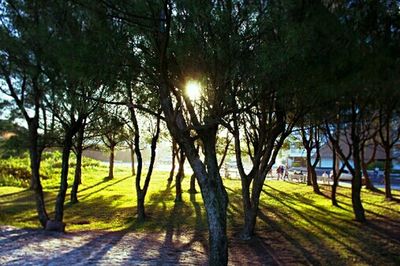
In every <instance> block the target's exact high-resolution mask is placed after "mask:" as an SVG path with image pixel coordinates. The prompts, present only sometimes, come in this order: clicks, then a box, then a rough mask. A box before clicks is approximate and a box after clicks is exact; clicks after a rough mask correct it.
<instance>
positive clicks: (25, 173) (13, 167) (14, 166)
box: [0, 157, 31, 187]
mask: <svg viewBox="0 0 400 266" xmlns="http://www.w3.org/2000/svg"><path fill="white" fill-rule="evenodd" d="M30 178H31V170H30V167H29V158H26V157H25V158H18V157H17V158H15V157H10V158H8V159H6V160H0V185H1V186H18V187H28V186H29V180H30Z"/></svg>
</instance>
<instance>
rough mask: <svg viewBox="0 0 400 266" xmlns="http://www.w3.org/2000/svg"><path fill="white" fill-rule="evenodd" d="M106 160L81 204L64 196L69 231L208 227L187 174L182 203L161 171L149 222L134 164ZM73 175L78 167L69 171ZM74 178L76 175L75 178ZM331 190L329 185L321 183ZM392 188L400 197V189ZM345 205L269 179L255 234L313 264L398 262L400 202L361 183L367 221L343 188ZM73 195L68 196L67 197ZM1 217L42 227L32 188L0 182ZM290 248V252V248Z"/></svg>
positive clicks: (235, 186) (231, 183)
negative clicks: (143, 217)
mask: <svg viewBox="0 0 400 266" xmlns="http://www.w3.org/2000/svg"><path fill="white" fill-rule="evenodd" d="M106 175H107V167H106V166H97V167H86V168H85V169H84V171H83V184H82V185H81V187H80V192H79V200H80V203H78V204H75V205H70V204H69V203H66V209H65V222H66V223H67V231H80V230H113V231H115V230H124V229H128V230H140V231H143V230H146V231H149V230H150V231H160V232H161V231H165V230H167V229H170V228H174V229H176V230H177V231H179V230H181V231H182V232H183V231H196V232H197V231H198V232H203V233H204V232H206V227H207V226H206V220H205V212H204V208H203V204H202V201H201V195H200V194H196V195H195V196H192V197H191V196H190V194H189V193H187V192H186V191H187V190H188V188H189V178H188V177H187V178H185V179H184V181H183V188H184V191H185V193H184V194H183V199H184V202H183V203H179V204H175V202H174V193H175V188H174V185H173V184H171V186H170V187H168V185H167V181H166V180H167V178H168V173H164V172H156V173H155V174H154V175H153V177H152V180H151V182H150V188H149V192H148V195H147V209H146V210H147V213H148V215H149V219H148V221H147V222H145V223H142V224H138V223H136V221H135V219H134V217H135V211H136V210H135V205H136V200H135V199H136V195H135V190H134V180H133V178H132V177H131V176H130V175H129V168H118V167H117V168H116V171H115V178H114V179H113V180H108V181H104V177H105V176H106ZM70 178H72V174H71V176H70ZM71 181H72V180H70V182H69V183H70V184H71V183H72V182H71ZM224 184H225V185H226V187H227V191H228V193H229V200H230V204H229V209H228V230H229V233H230V235H231V236H235V235H236V233H237V232H238V231H239V230H240V226H241V224H242V220H241V218H242V217H243V215H242V210H241V201H240V199H241V192H240V181H239V180H225V181H224ZM44 185H45V188H44V190H45V198H46V202H47V210H48V212H49V213H50V215H51V216H52V215H53V213H52V212H53V209H54V201H55V197H56V194H57V180H54V179H51V180H46V182H45V184H44ZM322 191H323V192H324V194H325V195H329V193H330V188H329V187H322ZM394 195H395V196H396V197H397V198H400V193H399V192H398V191H396V192H395V193H394ZM338 200H339V204H340V208H338V207H333V206H332V205H331V202H330V199H329V198H328V197H327V196H322V195H316V194H314V193H312V188H311V187H307V186H306V185H304V184H297V183H289V182H283V181H266V183H265V186H264V190H263V192H262V198H261V206H260V209H261V212H260V216H259V220H258V223H257V228H258V229H257V234H258V236H259V237H260V239H261V240H262V241H263V242H264V243H265V244H267V245H268V246H270V248H271V249H272V250H273V251H274V252H275V253H276V254H277V256H278V257H280V256H281V257H284V256H293V257H295V258H296V257H302V258H305V259H306V260H307V261H308V262H309V263H311V264H329V265H345V264H375V265H384V264H385V265H387V264H389V265H390V264H393V265H396V264H397V265H399V264H400V203H398V202H396V201H392V202H387V201H385V200H384V196H383V195H382V194H378V193H372V192H369V191H366V190H363V193H362V200H363V203H364V207H365V210H366V216H367V219H368V223H366V224H359V223H357V222H355V221H354V220H353V213H352V208H351V199H350V189H349V188H342V187H341V188H339V190H338ZM68 201H69V195H67V202H68ZM0 224H3V225H14V226H18V227H28V228H37V227H39V223H38V221H37V218H36V215H35V205H34V201H33V195H32V192H31V191H27V190H26V189H23V188H18V187H0ZM288 254H289V255H288Z"/></svg>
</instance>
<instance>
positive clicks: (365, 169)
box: [361, 158, 376, 191]
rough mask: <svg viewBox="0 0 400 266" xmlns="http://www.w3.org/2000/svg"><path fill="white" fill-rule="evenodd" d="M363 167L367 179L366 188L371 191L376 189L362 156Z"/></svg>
mask: <svg viewBox="0 0 400 266" xmlns="http://www.w3.org/2000/svg"><path fill="white" fill-rule="evenodd" d="M361 169H362V174H363V176H364V180H365V188H366V189H369V190H371V191H376V188H375V187H374V184H373V183H372V181H371V178H370V177H369V174H368V171H367V164H366V163H364V162H363V159H362V158H361Z"/></svg>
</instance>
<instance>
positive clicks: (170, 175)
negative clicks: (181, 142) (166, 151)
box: [168, 139, 177, 183]
mask: <svg viewBox="0 0 400 266" xmlns="http://www.w3.org/2000/svg"><path fill="white" fill-rule="evenodd" d="M171 150H172V165H171V171H170V172H169V178H168V183H171V182H172V180H173V179H174V174H175V159H176V156H177V146H176V141H175V140H174V139H172V147H171Z"/></svg>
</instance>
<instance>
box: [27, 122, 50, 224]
mask: <svg viewBox="0 0 400 266" xmlns="http://www.w3.org/2000/svg"><path fill="white" fill-rule="evenodd" d="M29 138H30V147H29V157H30V164H31V165H30V167H31V173H32V178H31V186H32V189H33V191H34V193H35V202H36V211H37V213H38V217H39V221H40V224H41V225H42V227H43V228H45V227H46V223H47V221H48V220H49V216H48V215H47V212H46V206H45V202H44V197H43V188H42V184H41V181H40V174H39V169H40V161H41V158H40V157H41V156H40V152H39V149H38V133H37V127H35V125H29Z"/></svg>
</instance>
